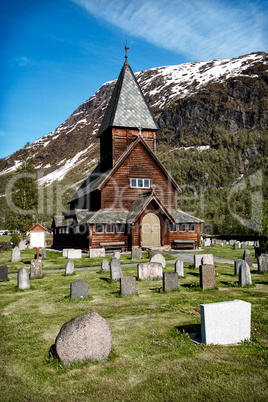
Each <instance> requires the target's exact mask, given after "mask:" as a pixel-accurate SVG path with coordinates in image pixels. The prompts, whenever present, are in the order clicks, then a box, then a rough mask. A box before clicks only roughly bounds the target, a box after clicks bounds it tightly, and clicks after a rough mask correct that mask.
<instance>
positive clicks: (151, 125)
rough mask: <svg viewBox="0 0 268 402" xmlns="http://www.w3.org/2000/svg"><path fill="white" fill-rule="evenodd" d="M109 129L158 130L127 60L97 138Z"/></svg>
mask: <svg viewBox="0 0 268 402" xmlns="http://www.w3.org/2000/svg"><path fill="white" fill-rule="evenodd" d="M109 127H128V128H137V129H138V128H142V129H143V130H145V129H147V130H158V128H159V127H158V124H157V123H156V121H155V119H154V116H153V114H152V112H151V110H150V108H149V106H148V105H147V102H146V99H145V97H144V95H143V93H142V92H141V89H140V86H139V84H138V82H137V80H136V78H135V75H134V74H133V71H132V70H131V67H130V66H129V64H128V62H127V60H126V61H125V63H124V66H123V68H122V70H121V72H120V75H119V77H118V80H117V83H116V85H115V88H114V91H113V93H112V96H111V99H110V102H109V104H108V107H107V109H106V113H105V115H104V118H103V120H102V124H101V127H100V129H99V133H98V137H100V136H101V134H102V133H103V132H104V131H105V130H107V128H109Z"/></svg>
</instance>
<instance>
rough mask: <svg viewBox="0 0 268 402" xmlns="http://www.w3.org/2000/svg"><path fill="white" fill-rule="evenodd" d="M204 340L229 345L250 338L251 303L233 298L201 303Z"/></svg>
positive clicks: (204, 341) (208, 342)
mask: <svg viewBox="0 0 268 402" xmlns="http://www.w3.org/2000/svg"><path fill="white" fill-rule="evenodd" d="M200 313H201V333H202V342H203V343H205V344H207V345H209V344H211V343H213V344H218V345H229V344H234V343H239V342H243V341H245V340H247V339H250V324H251V303H247V302H244V301H242V300H233V301H228V302H221V303H209V304H201V305H200Z"/></svg>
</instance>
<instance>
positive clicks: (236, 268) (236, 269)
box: [234, 260, 244, 275]
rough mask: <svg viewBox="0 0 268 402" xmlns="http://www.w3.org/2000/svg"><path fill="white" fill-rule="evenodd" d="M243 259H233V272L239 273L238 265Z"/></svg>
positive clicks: (239, 265) (240, 264)
mask: <svg viewBox="0 0 268 402" xmlns="http://www.w3.org/2000/svg"><path fill="white" fill-rule="evenodd" d="M243 262H244V260H234V274H235V275H239V270H240V267H241V266H242V264H243Z"/></svg>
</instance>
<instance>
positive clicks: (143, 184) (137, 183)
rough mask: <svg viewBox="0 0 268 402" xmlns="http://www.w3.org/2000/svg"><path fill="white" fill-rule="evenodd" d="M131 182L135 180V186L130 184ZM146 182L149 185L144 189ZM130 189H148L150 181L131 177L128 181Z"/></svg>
mask: <svg viewBox="0 0 268 402" xmlns="http://www.w3.org/2000/svg"><path fill="white" fill-rule="evenodd" d="M132 180H136V185H134V184H133V183H132ZM146 181H148V184H149V185H148V186H146V187H145V182H146ZM139 184H141V185H139ZM130 187H131V188H150V187H151V181H150V179H140V178H135V177H132V178H131V179H130Z"/></svg>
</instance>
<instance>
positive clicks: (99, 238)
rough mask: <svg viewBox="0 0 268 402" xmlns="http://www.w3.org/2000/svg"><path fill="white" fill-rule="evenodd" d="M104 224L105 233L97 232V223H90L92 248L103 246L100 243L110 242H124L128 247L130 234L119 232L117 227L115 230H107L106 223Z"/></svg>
mask: <svg viewBox="0 0 268 402" xmlns="http://www.w3.org/2000/svg"><path fill="white" fill-rule="evenodd" d="M103 226H104V232H103V233H96V232H95V225H90V228H89V233H90V236H89V238H90V243H89V247H90V248H101V247H102V246H101V245H100V243H108V242H124V243H125V244H126V247H128V235H127V234H126V233H117V231H116V228H114V232H112V233H111V232H109V233H107V232H106V225H103Z"/></svg>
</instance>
